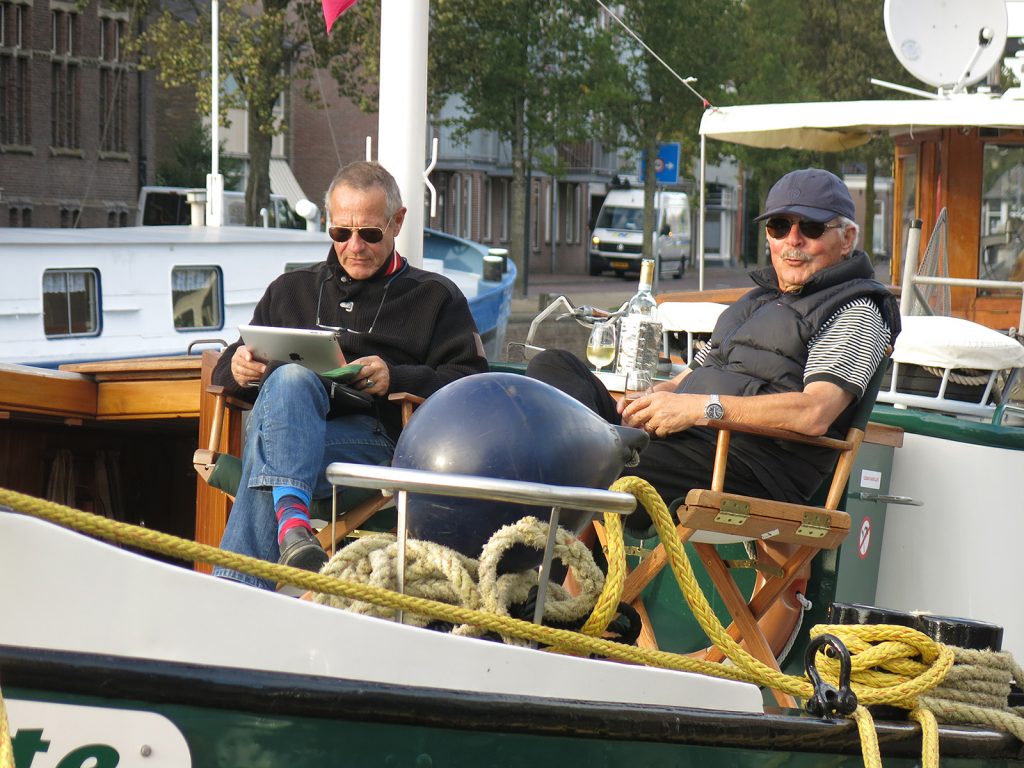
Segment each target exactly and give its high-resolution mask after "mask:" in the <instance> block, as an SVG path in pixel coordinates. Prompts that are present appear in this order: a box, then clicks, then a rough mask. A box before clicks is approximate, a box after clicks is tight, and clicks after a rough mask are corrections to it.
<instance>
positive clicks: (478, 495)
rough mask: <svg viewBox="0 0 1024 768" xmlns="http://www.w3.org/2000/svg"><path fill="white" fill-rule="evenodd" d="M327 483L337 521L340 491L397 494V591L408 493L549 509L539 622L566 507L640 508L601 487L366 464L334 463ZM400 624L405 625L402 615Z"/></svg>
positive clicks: (622, 495) (627, 496) (400, 582)
mask: <svg viewBox="0 0 1024 768" xmlns="http://www.w3.org/2000/svg"><path fill="white" fill-rule="evenodd" d="M327 480H328V481H329V482H330V483H331V485H332V487H333V488H334V490H335V493H334V500H333V503H332V510H331V517H332V524H333V520H334V519H337V489H338V487H339V486H344V487H350V488H372V489H376V490H380V491H383V492H384V493H389V492H390V493H393V494H395V495H396V496H397V499H396V506H397V507H398V563H397V567H396V573H397V581H398V591H399V592H403V593H404V591H405V549H406V532H407V528H406V507H407V501H408V494H409V493H410V492H412V493H424V494H430V495H434V496H455V497H458V498H470V499H481V500H484V501H503V502H515V503H519V504H527V505H530V506H536V507H546V508H548V509H549V510H550V512H549V516H548V522H549V526H548V538H547V543H546V545H545V547H544V556H543V558H542V560H541V565H540V569H539V582H540V583H539V587H538V590H537V603H536V607H535V609H534V614H533V621H534V623H535V624H540V623H541V619H542V618H543V616H544V600H545V597H546V595H547V587H548V580H549V577H550V574H551V558H552V554H553V553H554V549H555V535H556V533H557V531H558V520H559V515H560V511H561V510H562V509H563V508H565V509H573V510H582V511H584V512H594V513H598V512H614V513H616V514H619V515H628V514H630V513H631V512H633V510H634V509H635V508H636V499H635V498H634V497H633V496H632V495H630V494H628V493H620V492H617V491H605V490H601V489H598V488H578V487H570V486H559V485H549V484H546V483H536V482H529V481H525V480H506V479H504V478H497V477H479V476H476V475H461V474H453V473H446V472H431V471H427V470H422V469H407V468H404V467H384V466H372V465H367V464H349V463H345V462H335V463H333V464H330V465H328V467H327ZM398 621H399V622H401V621H402V615H401V612H399V614H398Z"/></svg>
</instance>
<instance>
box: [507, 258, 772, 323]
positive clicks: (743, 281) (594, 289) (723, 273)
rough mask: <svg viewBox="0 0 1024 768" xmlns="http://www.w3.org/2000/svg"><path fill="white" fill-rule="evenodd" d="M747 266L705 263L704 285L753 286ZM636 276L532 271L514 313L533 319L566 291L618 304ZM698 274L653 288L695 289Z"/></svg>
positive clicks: (576, 300)
mask: <svg viewBox="0 0 1024 768" xmlns="http://www.w3.org/2000/svg"><path fill="white" fill-rule="evenodd" d="M748 271H749V270H748V269H746V268H744V267H718V266H715V267H705V268H704V289H705V290H711V289H715V288H737V287H742V286H745V285H750V286H753V283H752V282H751V281H750V278H749V277H748V276H747V272H748ZM636 284H637V278H636V277H635V276H627V277H624V278H620V277H589V276H586V275H581V274H531V275H530V277H529V286H528V288H527V296H526V298H513V299H512V314H513V315H516V314H523V313H525V314H529V315H530V318H531V319H532V318H533V317H535V316H536V315H537V313H538V312H540V311H541V310H542V309H543V308H544V307H546V306H547V305H548V304H549V303H550V302H551V300H552V299H554V298H557V297H558V296H561V295H565V296H566V297H567V298H568V299H569V300H570V301H571V302H572V303H573V304H574V305H576V306H581V305H583V304H590V305H592V306H595V307H603V308H617V307H618V306H619V305H620V304H622V302H624V301H626V300H627V299H628V298H629V297H630V296H632V295H633V294H634V293H636ZM697 286H698V275H697V271H696V270H695V269H688V270H687V271H686V274H685V275H684V276H683V277H682V278H681V279H679V280H670V279H665V280H662V281H661V282H660V284H659V285H657V286H655V289H654V292H655V293H656V294H657V293H668V292H675V291H696V290H697Z"/></svg>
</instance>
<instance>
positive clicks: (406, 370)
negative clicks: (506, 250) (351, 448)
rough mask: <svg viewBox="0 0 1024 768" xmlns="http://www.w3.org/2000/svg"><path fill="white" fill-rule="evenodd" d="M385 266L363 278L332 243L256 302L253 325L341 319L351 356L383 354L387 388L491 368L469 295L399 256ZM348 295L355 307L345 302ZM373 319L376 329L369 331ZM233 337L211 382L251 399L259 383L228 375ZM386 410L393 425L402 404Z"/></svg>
mask: <svg viewBox="0 0 1024 768" xmlns="http://www.w3.org/2000/svg"><path fill="white" fill-rule="evenodd" d="M389 262H390V259H389V260H388V261H387V262H385V266H383V267H381V269H380V270H379V271H378V272H377V274H375V275H374V276H373V277H370V278H368V279H366V280H352V279H351V278H350V277H349V276H348V275H347V274H346V273H345V270H344V269H343V268H342V267H341V265H340V264H339V263H338V257H337V256H336V255H335V253H334V249H333V247H332V248H331V250H330V253H329V254H328V256H327V259H326V261H322V262H320V263H318V264H314V265H312V266H309V267H304V268H302V269H297V270H295V271H293V272H286V273H285V274H283V275H281V276H280V277H278V278H277V279H276V280H274V282H272V283H271V284H270V286H269V287H268V288H267V290H266V292H265V293H264V294H263V298H261V299H260V301H259V303H258V304H257V305H256V309H255V311H254V313H253V316H252V322H251V324H252V325H272V326H277V327H283V328H316V327H317V309H318V304H319V312H320V320H319V322H320V324H321V325H325V326H330V327H341V328H343V329H345V330H342V331H341V332H340V333H339V341H340V342H341V349H342V351H343V352H344V353H345V358H346V359H347V360H349V361H351V360H355V359H356V358H359V357H365V356H368V355H379V356H380V357H381V358H382V359H383V360H384V361H385V362H386V363H387V364H388V368H389V371H390V375H391V382H390V385H389V391H390V392H410V393H412V394H414V395H420V396H421V397H427V396H428V395H431V394H433V393H434V392H436V391H437V390H438V389H440V388H441V387H443V386H444V385H445V384H448V383H449V382H451V381H454V380H455V379H458V378H461V377H462V376H467V375H469V374H472V373H482V372H484V371H486V370H487V360H486V358H485V357H484V353H483V347H482V345H481V344H480V338H479V335H478V334H477V330H476V325H475V324H474V322H473V316H472V315H471V314H470V311H469V305H468V304H467V302H466V298H465V297H464V296H463V295H462V292H461V291H460V290H459V289H458V287H457V286H456V285H455V284H454V283H453V282H452V281H451V280H449V279H448V278H446V277H443V276H441V275H438V274H435V273H433V272H427V271H425V270H422V269H417V268H416V267H413V266H411V265H410V264H408V263H406V262H405V260H404V259H403V260H402V267H401V268H400V269H399V271H398V272H396V273H395V274H394V275H391V276H387V275H385V274H384V272H385V271H386V266H387V264H388V263H389ZM346 302H351V305H350V306H351V310H347V309H345V308H343V307H342V306H340V305H342V304H344V303H346ZM371 327H372V329H373V330H372V333H371V332H368V331H370V329H371ZM240 344H241V340H239V341H236V342H235V343H234V344H232V345H231V346H230V347H228V348H227V349H226V350H225V351H224V354H222V355H221V358H220V360H219V361H218V363H217V367H216V369H215V370H214V372H213V383H215V384H220V385H222V386H223V387H224V388H225V391H226V392H228V393H229V394H231V395H234V396H236V397H240V398H243V399H246V400H249V401H252V400H254V399H255V397H256V390H254V389H253V388H248V387H240V386H239V385H238V383H237V382H236V381H235V379H234V377H233V376H232V375H231V356H232V355H234V353H235V350H236V349H237V348H238V346H239V345H240ZM380 405H381V414H382V418H383V420H384V421H385V423H386V424H387V425H388V427H389V428H390V429H389V431H393V428H394V427H395V426H396V425H397V423H398V413H397V408H396V407H394V406H392V405H391V404H388V403H387V402H386V401H382V402H381V403H380Z"/></svg>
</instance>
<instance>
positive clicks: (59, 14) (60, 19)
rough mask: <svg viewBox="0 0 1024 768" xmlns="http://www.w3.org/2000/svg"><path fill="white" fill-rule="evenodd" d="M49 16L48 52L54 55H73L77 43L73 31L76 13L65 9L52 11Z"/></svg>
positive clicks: (76, 19)
mask: <svg viewBox="0 0 1024 768" xmlns="http://www.w3.org/2000/svg"><path fill="white" fill-rule="evenodd" d="M50 18H51V24H50V30H51V33H52V40H51V44H50V52H51V53H53V54H54V55H56V56H74V55H75V53H76V52H77V45H78V41H77V39H76V38H77V35H76V32H75V27H76V25H77V24H78V16H77V14H74V13H68V12H67V11H52V12H51V13H50Z"/></svg>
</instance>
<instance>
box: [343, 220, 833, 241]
mask: <svg viewBox="0 0 1024 768" xmlns="http://www.w3.org/2000/svg"><path fill="white" fill-rule="evenodd" d="M794 224H796V225H797V226H798V227H800V234H801V235H803V236H804V237H806V238H807V239H808V240H817V239H818V238H819V237H821V236H822V235H824V234H825V232H826V231H827V230H830V229H840V228H842V226H843V225H842V224H821V223H819V222H817V221H805V220H804V219H800V220H799V221H790V220H789V219H768V221H766V222H765V223H764V228H765V229H766V230H767V232H768V234H769V236H770V237H771V238H772V239H773V240H781V239H782V238H784V237H786V236H787V235H789V233H790V231H791V230H792V229H793V225H794ZM331 237H334V235H331Z"/></svg>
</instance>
